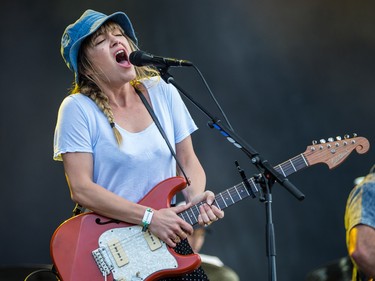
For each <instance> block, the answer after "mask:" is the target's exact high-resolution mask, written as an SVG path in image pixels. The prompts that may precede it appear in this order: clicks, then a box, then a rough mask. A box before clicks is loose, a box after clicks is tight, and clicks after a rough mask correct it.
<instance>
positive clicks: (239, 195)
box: [234, 187, 242, 199]
mask: <svg viewBox="0 0 375 281" xmlns="http://www.w3.org/2000/svg"><path fill="white" fill-rule="evenodd" d="M234 189H235V190H236V192H237V194H238V197H239V198H240V199H242V197H241V194H240V193H239V192H238V189H237V188H236V187H234Z"/></svg>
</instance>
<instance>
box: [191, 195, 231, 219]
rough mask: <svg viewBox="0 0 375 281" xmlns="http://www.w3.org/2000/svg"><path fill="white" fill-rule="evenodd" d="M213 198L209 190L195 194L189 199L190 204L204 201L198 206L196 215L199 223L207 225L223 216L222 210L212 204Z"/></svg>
mask: <svg viewBox="0 0 375 281" xmlns="http://www.w3.org/2000/svg"><path fill="white" fill-rule="evenodd" d="M214 200H215V194H214V193H213V192H212V191H209V190H206V191H205V192H203V193H201V194H199V195H197V196H195V197H194V198H193V199H192V200H191V204H192V205H195V204H198V203H199V202H204V203H203V204H202V205H200V206H199V212H200V214H199V216H198V223H199V224H200V225H202V226H207V225H210V224H211V223H213V222H214V221H217V220H218V219H222V218H223V217H224V211H222V210H220V209H219V208H218V207H216V206H215V205H213V203H214Z"/></svg>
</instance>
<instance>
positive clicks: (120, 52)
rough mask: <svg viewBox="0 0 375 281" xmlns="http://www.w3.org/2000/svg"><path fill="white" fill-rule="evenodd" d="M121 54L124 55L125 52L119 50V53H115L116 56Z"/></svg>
mask: <svg viewBox="0 0 375 281" xmlns="http://www.w3.org/2000/svg"><path fill="white" fill-rule="evenodd" d="M122 53H125V51H124V50H119V51H117V52H116V56H117V55H119V54H122Z"/></svg>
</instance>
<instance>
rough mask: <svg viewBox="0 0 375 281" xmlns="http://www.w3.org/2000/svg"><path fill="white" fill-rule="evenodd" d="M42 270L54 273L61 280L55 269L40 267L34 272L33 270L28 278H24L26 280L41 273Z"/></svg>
mask: <svg viewBox="0 0 375 281" xmlns="http://www.w3.org/2000/svg"><path fill="white" fill-rule="evenodd" d="M40 272H48V273H52V274H54V275H55V276H56V278H57V280H60V279H59V276H58V275H57V273H56V272H55V271H54V270H53V269H45V268H44V269H38V270H35V271H33V272H31V273H30V274H29V275H27V276H26V278H25V279H24V281H27V280H28V279H29V278H30V277H31V276H33V275H35V274H37V273H40Z"/></svg>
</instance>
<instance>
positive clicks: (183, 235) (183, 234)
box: [177, 229, 187, 240]
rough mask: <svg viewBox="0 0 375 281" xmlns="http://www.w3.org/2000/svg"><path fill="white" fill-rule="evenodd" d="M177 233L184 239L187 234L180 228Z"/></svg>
mask: <svg viewBox="0 0 375 281" xmlns="http://www.w3.org/2000/svg"><path fill="white" fill-rule="evenodd" d="M177 235H178V237H180V239H181V240H185V239H186V238H187V234H186V233H185V232H184V231H183V230H182V229H181V231H180V232H179V233H178V234H177Z"/></svg>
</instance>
